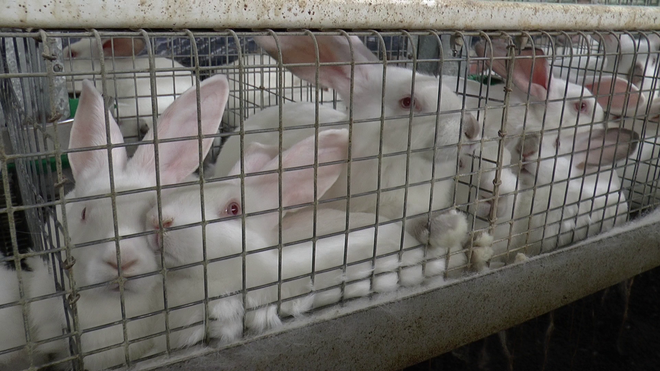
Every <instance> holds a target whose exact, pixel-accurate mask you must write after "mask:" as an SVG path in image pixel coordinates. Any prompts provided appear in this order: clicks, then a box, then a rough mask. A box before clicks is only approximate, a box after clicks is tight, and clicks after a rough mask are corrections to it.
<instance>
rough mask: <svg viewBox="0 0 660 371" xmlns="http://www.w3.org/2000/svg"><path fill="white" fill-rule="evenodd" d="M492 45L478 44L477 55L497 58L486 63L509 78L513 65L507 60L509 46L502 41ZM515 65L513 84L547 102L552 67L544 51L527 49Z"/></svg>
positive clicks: (516, 59) (496, 41) (499, 73)
mask: <svg viewBox="0 0 660 371" xmlns="http://www.w3.org/2000/svg"><path fill="white" fill-rule="evenodd" d="M491 45H492V47H491ZM491 45H487V44H486V43H485V42H480V43H477V44H476V45H475V50H476V52H477V55H479V56H480V57H487V58H491V57H492V58H495V59H492V60H490V59H487V60H486V63H487V64H489V65H490V66H491V68H492V69H493V71H495V72H496V73H497V74H498V75H500V76H502V77H503V78H505V79H506V78H507V76H509V63H511V59H509V58H507V55H508V51H507V49H508V48H509V46H508V45H507V44H506V43H504V42H503V41H500V40H493V41H492V44H491ZM513 63H514V67H513V75H512V76H511V78H512V82H513V84H514V85H515V86H516V87H517V88H518V89H520V90H521V91H523V92H524V93H525V94H527V92H528V91H529V95H530V96H532V97H534V98H536V99H537V100H545V98H546V97H547V95H548V88H549V85H550V66H549V65H548V60H547V58H546V56H545V53H543V50H541V49H525V50H523V51H522V52H521V53H520V56H516V57H515V60H514V62H513Z"/></svg>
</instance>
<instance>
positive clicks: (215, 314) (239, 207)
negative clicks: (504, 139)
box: [147, 130, 467, 345]
mask: <svg viewBox="0 0 660 371" xmlns="http://www.w3.org/2000/svg"><path fill="white" fill-rule="evenodd" d="M315 141H316V142H317V145H318V147H317V148H318V152H316V150H315ZM347 148H348V131H347V130H326V131H323V132H321V133H319V135H318V138H315V137H314V136H311V137H309V138H306V139H304V140H303V141H301V142H299V143H296V144H294V145H292V146H291V147H290V148H289V149H288V150H286V151H284V152H283V154H282V156H281V162H282V167H283V168H285V169H286V168H296V169H300V167H302V166H307V167H308V168H306V169H303V170H293V171H284V172H282V179H281V182H282V187H281V199H282V205H281V206H282V207H283V210H282V214H283V219H282V221H281V223H280V218H279V214H278V212H277V209H278V207H279V197H278V196H279V192H280V188H279V186H278V174H277V173H271V174H265V175H258V176H246V177H245V188H244V194H243V199H244V201H245V204H241V199H242V198H241V186H240V179H233V180H227V181H223V182H215V183H206V185H205V186H204V213H205V218H206V220H207V221H209V224H207V225H206V227H205V237H206V259H208V260H210V261H211V262H210V263H208V265H207V270H206V276H205V275H204V271H203V267H202V266H201V264H197V265H193V266H192V267H188V265H192V264H194V263H199V262H202V261H203V258H204V255H203V251H204V250H203V247H204V244H203V239H202V233H203V232H202V227H201V226H200V225H198V224H196V223H199V222H200V221H201V220H202V218H201V210H200V207H199V203H200V200H199V197H200V190H199V188H198V187H188V188H184V189H179V190H176V191H173V192H172V193H171V194H168V195H167V197H166V199H165V200H164V201H163V204H162V219H161V220H162V221H161V222H159V218H158V210H157V208H154V209H152V210H151V211H150V212H149V213H148V214H147V224H150V225H152V226H153V228H154V230H155V232H156V233H155V235H154V236H152V237H151V238H150V242H151V244H152V246H153V248H154V249H156V251H159V252H160V253H161V254H162V256H163V260H164V263H165V265H166V267H167V268H168V270H169V272H170V274H169V275H168V280H167V290H168V293H169V294H168V295H170V296H171V297H174V298H175V300H176V304H175V305H180V304H184V303H190V302H198V301H201V300H202V299H204V290H203V283H204V281H203V280H204V278H205V277H206V279H207V280H208V290H209V292H208V297H209V317H210V318H212V319H214V321H213V322H212V323H211V324H210V331H211V334H210V335H211V337H212V338H219V339H221V340H224V341H228V340H231V339H235V338H236V337H238V336H240V335H241V333H242V329H243V315H244V313H245V325H246V326H247V328H248V330H251V331H255V332H260V331H263V330H265V329H267V328H271V327H275V326H277V325H279V324H280V316H289V315H297V314H299V313H302V312H305V311H307V310H309V309H310V308H312V307H318V306H323V305H326V304H331V303H335V302H337V301H339V300H342V299H346V298H350V297H357V296H365V295H368V294H370V293H372V292H384V291H392V290H394V289H396V288H397V287H399V286H400V285H402V286H409V285H415V284H418V283H420V282H422V281H423V280H424V279H425V277H429V276H436V275H441V274H442V273H443V272H444V270H445V258H444V256H445V255H446V253H447V250H448V249H437V248H433V249H430V250H429V251H427V252H426V259H428V262H427V263H426V264H425V265H421V264H420V263H421V262H422V261H423V260H424V249H423V247H421V246H418V243H417V241H415V239H414V238H413V237H412V236H410V235H409V234H407V233H406V232H405V231H404V230H402V228H401V225H400V224H399V223H388V224H384V225H380V226H379V227H378V239H377V242H375V241H376V240H374V236H375V235H374V228H373V227H371V225H372V224H373V223H374V221H375V218H376V217H375V215H373V214H366V213H350V214H349V218H350V228H352V229H353V228H358V230H356V231H353V232H350V233H349V234H348V235H345V234H344V233H343V232H344V231H345V226H346V217H347V215H346V212H344V211H340V210H333V209H325V208H323V207H322V206H321V205H319V208H318V210H317V214H316V217H315V216H314V214H313V211H311V210H308V211H304V210H303V211H298V212H296V213H293V214H288V213H287V212H288V210H289V209H290V207H292V206H295V205H299V204H303V205H304V204H308V203H311V202H314V200H315V196H316V197H321V196H322V195H323V194H324V193H325V192H326V191H327V190H328V189H329V188H330V187H331V186H332V185H333V183H334V182H335V181H336V180H337V178H338V177H339V175H340V173H341V172H342V168H343V167H344V166H345V164H344V163H343V162H342V160H344V159H345V156H346V151H347ZM277 152H278V151H277V148H276V147H273V146H265V145H260V144H258V143H253V144H252V145H250V146H249V147H248V149H247V150H246V153H245V157H244V160H243V162H244V169H245V172H246V173H255V172H265V171H269V170H275V169H277V168H278V165H279V161H280V158H279V157H278V156H277ZM315 152H316V153H317V156H318V163H319V167H318V169H317V171H316V174H314V173H315V172H314V170H313V168H310V167H309V166H310V165H313V163H314V157H315ZM324 163H331V164H329V165H321V164H324ZM239 169H240V164H239V163H237V164H236V166H235V168H234V169H233V170H231V171H230V174H237V172H238V171H239ZM314 185H316V194H315V192H314ZM267 210H271V211H270V212H268V213H265V214H264V213H260V212H263V211H267ZM255 213H260V214H258V215H254V214H255ZM240 215H246V216H245V229H244V231H245V232H244V233H245V235H243V228H242V227H243V223H242V219H241V218H240V217H239V216H240ZM217 218H220V220H218V219H217ZM459 220H464V219H459ZM379 221H380V222H387V220H386V219H385V218H383V217H381V218H380V220H379ZM161 223H162V226H163V227H165V228H166V230H164V231H162V241H161V240H160V233H161V232H160V230H159V228H160V225H161ZM191 225H192V226H191ZM186 226H188V227H186ZM314 226H316V236H319V238H318V240H317V243H316V244H315V245H313V244H312V242H308V241H305V239H308V238H311V237H313V236H314ZM360 227H363V228H360ZM466 227H467V226H466V225H465V224H463V225H462V226H457V227H456V228H457V229H459V228H462V236H465V234H466ZM280 228H281V242H282V244H283V246H282V248H281V250H279V249H278V248H277V246H278V243H279V240H280V239H279V236H280V234H279V229H280ZM328 233H334V235H330V236H325V237H324V235H326V234H328ZM243 241H244V243H245V247H243ZM300 241H305V242H300ZM346 242H347V243H348V245H347V249H348V250H347V253H346V263H347V266H346V269H345V271H344V270H343V268H342V267H343V264H344V246H345V243H346ZM401 243H403V247H402V250H401V247H400V245H401ZM374 244H376V245H375V246H374ZM161 245H162V249H161ZM269 247H274V248H271V249H269ZM244 249H245V254H246V255H245V263H244V264H245V267H244V268H243V259H242V255H243V251H244ZM314 251H315V254H316V255H313V252H314ZM374 252H375V254H376V257H375V258H374ZM280 253H281V271H280V270H278V266H279V262H280ZM313 256H314V258H313ZM221 258H223V260H219V259H221ZM312 259H314V260H312ZM312 261H314V263H313V264H314V265H313V264H312ZM182 265H185V266H186V268H184V269H176V268H175V267H178V266H182ZM399 268H401V271H400V272H398V269H399ZM243 269H245V270H244V271H243ZM243 272H245V277H244V276H243ZM312 272H315V273H314V274H313V275H312ZM278 273H279V274H278ZM372 274H373V275H374V277H373V280H372V279H369V278H370V277H371V275H372ZM279 279H281V280H282V281H283V282H282V284H281V286H278V285H277V282H278V280H279ZM244 281H245V283H246V285H247V286H246V288H247V290H248V291H247V296H246V301H245V304H246V305H247V308H245V312H244V308H243V301H242V296H241V290H242V289H243V282H244ZM170 284H171V285H170ZM342 284H344V285H345V288H344V289H343V291H342V289H341V288H340V287H341V285H342ZM278 288H281V291H280V295H281V296H278ZM217 298H219V299H218V300H216V299H217ZM278 298H279V299H281V300H282V302H281V305H280V306H279V308H278V307H277V305H276V304H274V303H277V302H278ZM287 299H293V300H287ZM179 312H181V313H179V314H177V312H176V311H172V312H171V313H170V324H171V327H172V328H173V329H176V326H177V325H189V324H194V323H197V322H199V321H201V320H202V319H203V318H204V312H203V305H201V304H200V305H198V306H196V307H188V308H184V309H181V310H180V311H179ZM202 336H203V328H201V327H200V326H197V327H191V328H188V329H185V330H182V331H180V332H177V331H176V330H175V332H173V339H174V342H175V343H176V344H182V345H185V344H193V343H196V342H198V341H199V340H201V339H202Z"/></svg>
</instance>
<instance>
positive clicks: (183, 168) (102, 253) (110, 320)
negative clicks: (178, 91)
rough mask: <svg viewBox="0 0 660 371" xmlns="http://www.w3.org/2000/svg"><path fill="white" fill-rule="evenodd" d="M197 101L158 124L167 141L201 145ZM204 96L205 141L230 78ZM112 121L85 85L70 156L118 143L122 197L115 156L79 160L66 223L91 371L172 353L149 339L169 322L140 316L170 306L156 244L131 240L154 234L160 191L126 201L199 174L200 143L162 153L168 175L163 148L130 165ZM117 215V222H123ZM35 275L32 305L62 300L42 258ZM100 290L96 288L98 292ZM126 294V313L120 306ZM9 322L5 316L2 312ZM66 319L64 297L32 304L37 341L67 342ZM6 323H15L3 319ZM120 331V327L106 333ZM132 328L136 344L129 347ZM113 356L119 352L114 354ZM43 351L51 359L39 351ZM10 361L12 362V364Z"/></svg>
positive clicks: (219, 79)
mask: <svg viewBox="0 0 660 371" xmlns="http://www.w3.org/2000/svg"><path fill="white" fill-rule="evenodd" d="M196 95H197V92H196V89H190V90H188V91H187V92H186V93H184V94H183V95H182V96H181V97H179V98H178V99H177V100H176V102H175V103H174V104H172V105H171V106H170V107H169V108H168V109H167V110H166V111H165V112H164V113H163V115H162V116H161V118H160V119H159V121H158V137H159V139H161V140H162V139H168V138H175V137H190V136H197V135H198V117H197V104H196V101H197V98H196ZM199 95H200V97H201V102H200V105H201V108H202V110H201V112H202V114H201V117H199V121H200V122H201V127H202V134H203V135H212V134H215V133H216V132H217V130H218V127H219V125H220V122H221V118H222V113H223V110H224V105H225V103H226V100H227V96H228V86H227V81H226V78H225V77H224V76H215V77H213V78H210V79H207V80H205V81H204V82H202V83H201V84H200V86H199ZM105 114H106V111H105V109H104V105H103V99H102V97H101V95H100V94H99V93H98V92H97V91H96V89H95V88H94V86H93V85H92V84H91V83H90V82H88V81H84V82H83V87H82V94H81V98H80V105H79V108H78V111H77V112H76V117H75V119H74V123H73V127H72V130H71V139H70V147H71V149H84V148H89V147H96V146H107V144H108V142H109V143H111V144H112V145H114V146H115V147H113V148H112V150H111V159H112V175H113V184H114V188H112V186H111V182H110V169H111V168H110V166H111V165H110V163H109V158H108V157H109V153H108V149H107V147H105V148H103V147H101V149H96V150H87V151H74V152H70V153H69V161H70V164H71V168H72V171H73V176H74V179H75V181H76V187H75V189H74V190H73V191H71V192H70V193H69V194H67V196H66V198H65V200H66V201H67V202H66V203H65V211H66V213H65V215H66V216H67V219H66V220H67V225H68V232H69V233H68V237H69V239H70V244H69V245H71V246H75V247H73V248H72V249H71V254H72V260H70V261H68V263H65V264H68V265H72V268H71V269H72V274H73V277H74V279H75V282H76V288H77V289H78V290H80V291H77V293H78V294H79V295H80V297H79V298H78V300H77V301H76V302H75V307H77V313H78V323H77V325H78V330H79V331H82V335H81V337H80V341H79V343H78V346H79V347H80V351H82V356H83V358H84V362H85V368H86V369H89V370H99V369H105V368H107V367H111V366H116V365H121V364H123V363H124V362H126V360H127V359H126V357H128V359H130V360H135V359H137V358H139V357H142V356H144V355H145V354H146V353H147V352H149V351H154V350H164V349H163V347H164V343H163V342H162V340H163V338H162V337H156V338H150V337H148V336H150V335H154V334H157V333H158V332H160V331H164V326H163V324H164V323H163V321H162V316H160V315H155V316H147V317H144V318H140V319H135V317H136V316H142V315H145V314H148V313H151V312H154V311H157V310H158V309H159V308H160V307H162V298H160V297H159V295H160V294H162V289H160V288H158V286H159V284H160V278H159V277H158V275H157V274H155V273H157V270H158V264H157V261H156V259H155V255H154V254H153V251H152V250H151V249H150V248H149V245H148V241H147V237H145V236H137V237H131V236H132V235H134V234H137V233H140V232H144V231H145V230H146V226H145V222H144V215H145V214H146V212H147V211H148V210H149V208H150V207H151V206H150V205H151V200H152V198H153V197H155V193H156V191H154V190H145V191H144V192H130V193H124V194H122V193H121V192H125V191H135V190H137V189H140V188H152V189H153V187H155V186H156V184H157V182H156V176H157V175H158V176H159V177H160V184H161V185H166V184H172V183H177V182H180V181H182V180H184V179H185V178H186V177H188V176H189V175H190V174H191V173H192V172H193V171H194V170H195V169H196V168H197V167H198V166H199V157H198V156H199V155H198V148H199V142H198V140H186V141H181V142H167V143H161V144H159V152H158V154H159V161H158V163H159V169H160V170H159V171H158V172H157V171H156V166H155V165H156V163H155V153H154V146H153V144H143V145H141V146H140V147H139V148H138V149H137V151H136V152H135V155H134V156H133V158H131V159H130V160H128V157H127V153H126V149H125V147H123V146H121V145H122V144H123V143H124V142H123V139H122V135H121V132H120V130H119V127H118V126H117V124H116V123H115V121H114V120H113V119H112V117H111V116H110V117H109V120H108V125H109V129H110V138H107V136H106V125H105V123H106V121H105ZM145 139H146V140H152V139H153V134H152V132H149V133H147V136H146V137H145ZM211 142H212V139H204V140H203V144H202V146H203V151H204V153H206V152H207V151H208V150H209V148H210V146H211ZM111 191H112V192H114V193H113V194H114V195H115V197H113V198H108V197H105V198H98V197H95V196H102V195H107V194H109V193H111ZM118 193H119V194H118ZM90 197H91V199H90ZM80 198H83V199H82V200H81V199H80ZM115 211H116V219H115V218H113V214H114V212H115ZM62 216H63V214H62V211H61V209H58V220H62ZM51 224H52V221H51ZM53 228H54V225H51V230H53ZM115 228H116V231H117V234H116V233H115ZM120 236H121V237H122V239H121V240H119V241H118V242H116V241H115V238H117V237H120ZM109 239H112V240H110V241H108V240H109ZM99 241H100V242H99ZM67 244H68V243H67ZM60 245H61V246H64V245H65V241H60ZM81 245H82V246H81ZM118 253H119V254H120V258H118V256H119V255H118ZM62 259H64V257H62ZM30 265H31V268H32V269H33V270H34V271H33V272H25V273H26V275H27V276H28V278H27V280H26V284H27V287H26V297H27V298H36V297H38V296H41V295H44V294H51V293H54V292H55V289H54V287H53V286H54V285H53V282H54V280H53V278H52V277H51V276H50V274H49V273H48V269H47V267H46V266H45V265H44V264H42V263H41V262H40V261H39V258H32V260H31V261H30ZM149 273H154V274H151V275H149ZM3 275H4V273H3ZM65 281H66V280H65ZM65 283H66V284H67V289H70V288H69V287H68V284H69V282H68V281H67V282H65ZM104 283H106V284H104ZM0 284H2V285H5V284H7V285H9V287H7V288H4V287H3V288H2V290H0V291H2V292H14V291H15V290H14V289H13V288H12V287H13V284H14V282H11V280H10V281H8V282H4V281H3V282H1V283H0ZM99 284H101V285H100V286H99ZM91 285H94V287H92V288H90V287H89V286H91ZM122 290H123V299H124V300H123V306H124V307H123V308H122V301H121V300H120V293H121V292H122ZM14 299H15V300H18V298H14ZM54 301H57V303H54ZM19 308H20V307H19ZM12 313H13V314H12ZM7 314H9V315H11V316H15V311H7ZM44 314H45V315H44ZM0 315H5V313H4V312H0ZM64 317H65V314H64V312H63V306H62V299H61V297H56V298H54V299H49V300H40V301H36V302H33V303H31V304H30V305H29V320H30V329H31V339H32V341H41V340H46V339H49V338H53V337H55V336H59V335H61V334H62V329H63V328H66V322H65V320H64ZM2 322H3V323H4V322H5V320H4V319H2ZM110 324H112V326H109V327H104V328H98V327H103V326H104V325H110ZM124 326H125V327H126V331H127V335H128V337H127V338H125V337H124ZM145 337H147V338H145ZM16 339H21V337H20V334H16ZM140 339H142V340H140ZM19 341H20V340H19ZM24 341H25V339H23V340H22V341H21V342H22V343H24ZM128 342H130V344H129V343H128ZM62 343H64V345H65V346H60V347H59V348H57V347H56V349H48V348H45V349H43V351H42V354H46V353H64V354H65V353H66V351H67V349H68V346H66V344H67V343H68V342H67V341H66V340H63V341H60V345H61V344H62ZM47 344H50V343H47ZM122 344H123V345H122ZM21 345H22V344H21ZM13 346H16V344H15V343H13V344H9V346H6V345H5V344H0V348H2V349H8V348H11V347H13ZM110 346H115V347H114V348H111V349H106V348H107V347H110ZM102 349H103V350H102ZM37 350H38V351H40V352H41V350H40V348H39V347H37ZM22 352H23V351H21V353H22ZM21 353H19V355H20V354H21ZM59 355H61V354H59ZM10 356H11V355H10ZM12 358H14V357H12ZM18 358H20V356H19V357H18ZM7 361H9V362H11V361H12V359H8V360H7Z"/></svg>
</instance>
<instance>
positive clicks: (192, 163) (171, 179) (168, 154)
mask: <svg viewBox="0 0 660 371" xmlns="http://www.w3.org/2000/svg"><path fill="white" fill-rule="evenodd" d="M228 97H229V86H228V84H227V78H226V77H225V76H223V75H216V76H213V77H211V78H208V79H206V80H204V81H203V82H202V83H201V84H199V99H200V101H199V106H200V109H201V117H199V120H198V117H197V90H196V87H192V88H190V89H188V90H187V91H186V92H185V93H183V95H181V96H180V97H178V98H177V99H176V100H175V101H174V103H172V104H171V105H170V106H169V107H167V109H166V110H165V112H164V113H163V114H162V115H161V117H160V118H159V119H158V122H157V123H156V125H155V126H154V128H157V130H158V139H159V140H162V139H169V138H179V137H198V136H199V135H200V134H199V132H198V123H201V128H202V133H201V135H212V134H216V133H217V132H218V128H219V127H220V121H221V120H222V114H223V112H224V110H225V105H226V104H227V98H228ZM151 140H153V131H150V132H149V133H147V135H146V136H145V138H144V141H151ZM211 144H213V138H206V139H204V140H202V159H203V158H204V157H205V156H206V154H207V153H208V151H209V149H210V148H211ZM158 154H159V156H160V158H159V167H160V178H161V182H162V184H172V183H177V182H180V181H182V180H183V179H184V178H185V177H187V176H188V175H190V174H192V172H193V171H195V169H197V168H198V167H199V164H200V157H199V141H198V139H197V138H195V139H189V140H183V141H176V142H167V143H160V144H159V145H158ZM129 166H131V167H132V168H134V169H137V170H138V171H146V172H150V173H155V155H154V146H153V144H143V145H141V146H140V147H139V148H138V149H137V151H135V155H133V158H132V159H131V161H130V162H129Z"/></svg>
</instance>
